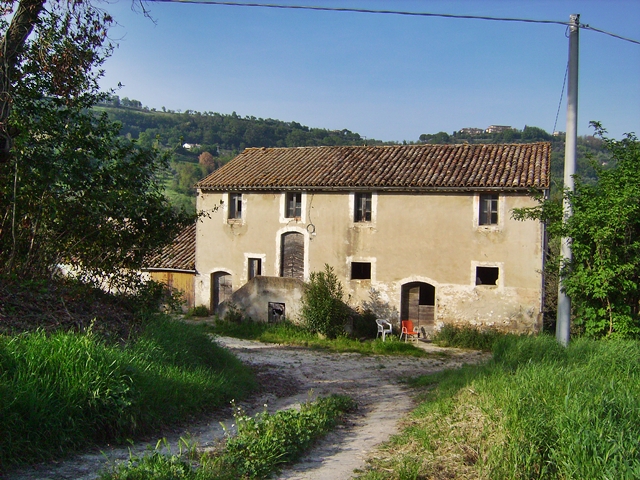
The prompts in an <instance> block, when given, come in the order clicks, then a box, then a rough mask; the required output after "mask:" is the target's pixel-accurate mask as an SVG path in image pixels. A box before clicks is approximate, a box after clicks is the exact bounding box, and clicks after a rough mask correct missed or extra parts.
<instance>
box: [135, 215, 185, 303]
mask: <svg viewBox="0 0 640 480" xmlns="http://www.w3.org/2000/svg"><path fill="white" fill-rule="evenodd" d="M195 257H196V226H195V224H194V225H190V226H189V227H187V228H185V229H184V230H183V231H182V232H181V233H180V234H179V235H178V236H177V237H176V238H175V239H174V240H173V242H171V244H169V245H167V246H166V247H165V248H163V249H162V250H161V251H160V252H158V253H157V254H155V255H153V256H152V257H150V258H149V259H148V260H147V262H145V263H146V265H147V266H146V267H145V268H143V269H142V271H143V272H148V273H149V276H150V278H151V279H152V280H155V281H157V282H161V283H164V284H166V285H167V286H169V287H171V288H173V289H175V290H178V291H180V292H182V294H183V295H184V300H185V302H186V307H187V308H191V307H193V306H194V305H195V295H194V281H195V275H196V269H195Z"/></svg>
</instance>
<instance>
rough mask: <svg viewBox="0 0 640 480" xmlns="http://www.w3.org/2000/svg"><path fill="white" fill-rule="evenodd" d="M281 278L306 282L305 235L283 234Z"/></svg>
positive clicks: (281, 243) (295, 233)
mask: <svg viewBox="0 0 640 480" xmlns="http://www.w3.org/2000/svg"><path fill="white" fill-rule="evenodd" d="M280 276H281V277H291V278H297V279H298V280H304V235H302V234H301V233H297V232H287V233H283V234H282V237H281V242H280Z"/></svg>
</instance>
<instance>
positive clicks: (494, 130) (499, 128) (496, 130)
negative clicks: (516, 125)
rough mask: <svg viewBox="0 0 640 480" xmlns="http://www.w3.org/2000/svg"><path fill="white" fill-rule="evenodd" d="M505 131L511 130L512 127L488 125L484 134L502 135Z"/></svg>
mask: <svg viewBox="0 0 640 480" xmlns="http://www.w3.org/2000/svg"><path fill="white" fill-rule="evenodd" d="M507 130H513V127H510V126H509V125H489V126H488V127H487V129H486V130H485V132H487V133H502V132H505V131H507Z"/></svg>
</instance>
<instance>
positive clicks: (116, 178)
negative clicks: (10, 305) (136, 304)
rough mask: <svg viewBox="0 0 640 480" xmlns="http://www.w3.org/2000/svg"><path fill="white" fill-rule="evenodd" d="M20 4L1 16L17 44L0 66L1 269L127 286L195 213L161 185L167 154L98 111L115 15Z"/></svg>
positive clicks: (81, 5)
mask: <svg viewBox="0 0 640 480" xmlns="http://www.w3.org/2000/svg"><path fill="white" fill-rule="evenodd" d="M18 3H21V4H24V3H25V2H17V1H14V0H8V1H6V2H3V6H2V9H3V17H2V18H0V39H2V41H3V42H4V41H6V40H8V41H9V42H10V43H9V44H5V43H3V45H4V48H6V49H7V50H9V51H11V55H9V57H8V58H4V60H5V61H6V62H5V64H4V68H3V70H2V72H0V77H2V79H3V80H4V81H3V82H0V83H1V85H0V90H2V95H1V96H0V105H1V106H2V108H1V109H0V110H1V112H0V137H2V139H3V140H4V139H7V140H8V142H7V143H6V145H8V146H10V150H9V151H8V152H7V151H5V149H4V147H5V143H4V142H1V143H2V144H1V145H0V154H1V155H0V273H2V274H14V275H17V276H18V277H20V278H49V277H50V276H51V274H53V273H55V272H56V271H57V270H58V269H59V268H60V267H61V265H64V266H67V267H69V268H72V269H73V270H74V272H73V273H75V274H76V275H78V276H81V277H83V279H84V280H87V281H90V280H92V281H95V282H96V283H99V282H100V281H101V280H104V279H105V278H108V279H109V282H110V284H111V286H113V287H119V288H121V289H123V288H126V287H128V286H129V283H128V276H127V273H128V272H131V271H136V270H138V269H139V268H140V267H141V266H142V262H143V260H144V258H145V257H146V255H147V254H148V253H150V252H152V251H154V250H155V249H156V248H159V247H161V246H163V245H164V244H166V243H167V241H168V240H170V239H171V238H173V237H174V236H175V234H177V233H178V232H179V231H180V230H181V229H182V228H184V226H186V225H188V224H190V223H191V222H192V221H193V217H192V216H190V215H187V214H185V213H184V212H176V211H175V210H174V209H173V208H172V207H171V205H170V204H169V202H168V200H167V199H166V198H165V197H164V195H163V192H162V189H161V187H160V185H159V184H158V177H159V176H160V175H161V174H162V172H163V171H164V170H165V169H166V168H167V167H168V163H167V158H165V157H163V156H162V155H160V154H159V152H158V151H157V150H155V149H154V148H145V147H142V146H141V145H140V144H138V143H137V142H135V141H132V140H130V139H127V138H124V137H121V136H120V135H119V133H120V124H118V123H114V122H113V121H111V120H109V118H108V116H107V115H106V114H102V115H97V114H95V113H94V112H92V111H91V110H90V108H91V107H92V106H93V105H95V104H96V103H97V102H98V101H100V99H102V98H104V94H102V93H100V91H99V85H98V82H99V78H100V77H101V75H102V73H103V71H102V70H101V68H100V67H101V66H102V64H103V62H104V61H105V59H106V58H107V57H108V56H109V55H110V53H111V51H112V46H111V45H110V44H109V40H108V33H107V32H108V28H109V27H110V26H111V24H112V23H113V19H112V18H111V17H110V16H109V14H108V13H107V12H105V11H103V10H102V9H100V8H98V7H94V6H93V5H91V2H82V1H79V2H58V1H52V2H48V3H47V8H46V9H45V8H44V2H39V1H31V2H26V4H27V5H26V6H25V5H22V7H21V8H22V9H23V10H22V11H21V13H20V14H17V13H16V14H15V15H11V13H13V9H14V8H17V6H18V5H17V4H18ZM25 10H28V11H29V15H27V14H25ZM23 38H24V45H14V44H13V43H12V42H14V41H16V40H17V39H23ZM14 49H15V52H14ZM18 53H19V54H18ZM5 74H9V76H8V77H6V76H5ZM9 112H10V116H9V117H8V119H6V118H4V117H5V116H6V115H7V114H8V113H9ZM5 120H7V122H8V124H7V123H5ZM118 280H120V281H118Z"/></svg>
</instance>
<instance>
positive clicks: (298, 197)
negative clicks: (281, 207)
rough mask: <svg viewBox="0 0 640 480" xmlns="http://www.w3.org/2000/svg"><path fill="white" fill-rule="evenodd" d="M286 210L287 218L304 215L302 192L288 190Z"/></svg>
mask: <svg viewBox="0 0 640 480" xmlns="http://www.w3.org/2000/svg"><path fill="white" fill-rule="evenodd" d="M285 210H286V211H285V217H286V218H300V217H302V193H300V192H288V193H287V195H286V206H285Z"/></svg>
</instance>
